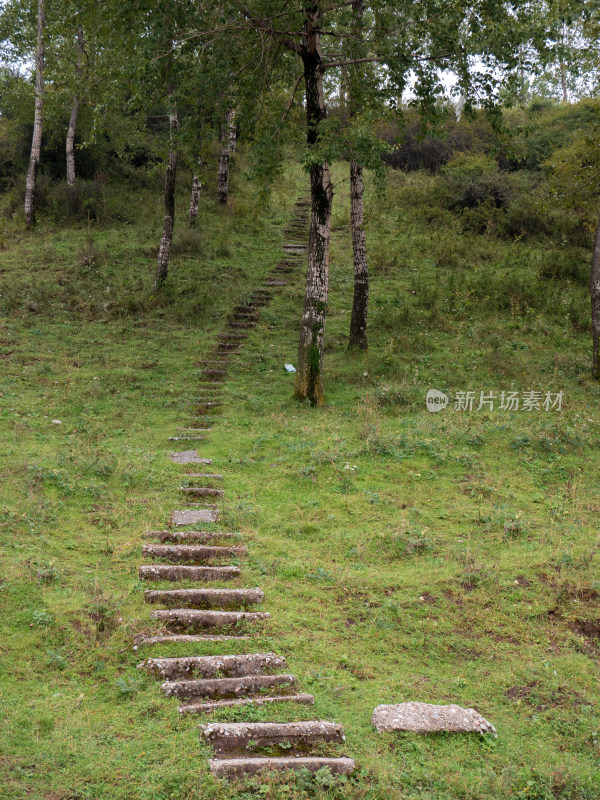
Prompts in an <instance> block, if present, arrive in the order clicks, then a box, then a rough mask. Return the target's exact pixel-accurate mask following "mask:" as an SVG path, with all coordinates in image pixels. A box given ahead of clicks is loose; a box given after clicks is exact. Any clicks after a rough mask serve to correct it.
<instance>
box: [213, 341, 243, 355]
mask: <svg viewBox="0 0 600 800" xmlns="http://www.w3.org/2000/svg"><path fill="white" fill-rule="evenodd" d="M241 346H242V343H241V342H220V343H219V345H218V348H219V352H220V353H233V352H235V351H237V350H239V349H240V347H241Z"/></svg>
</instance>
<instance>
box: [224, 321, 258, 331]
mask: <svg viewBox="0 0 600 800" xmlns="http://www.w3.org/2000/svg"><path fill="white" fill-rule="evenodd" d="M227 325H228V327H230V328H234V329H238V328H239V329H240V330H242V329H248V328H256V322H228V323H227Z"/></svg>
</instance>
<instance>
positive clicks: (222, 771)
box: [208, 756, 356, 780]
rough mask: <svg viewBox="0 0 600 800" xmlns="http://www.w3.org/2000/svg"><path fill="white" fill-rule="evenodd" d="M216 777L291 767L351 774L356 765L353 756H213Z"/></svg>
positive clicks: (257, 773) (211, 769)
mask: <svg viewBox="0 0 600 800" xmlns="http://www.w3.org/2000/svg"><path fill="white" fill-rule="evenodd" d="M208 764H209V768H210V771H211V774H212V775H214V776H215V778H226V779H227V780H233V779H235V778H242V777H244V776H245V775H259V774H260V773H261V772H275V771H276V772H281V771H284V770H290V769H294V770H296V769H307V770H308V771H309V772H318V771H319V770H320V769H323V768H326V769H328V770H329V771H330V772H331V773H332V775H350V774H352V772H354V769H355V767H356V764H355V762H354V761H353V760H352V759H351V758H316V757H310V756H306V757H294V756H285V757H284V756H282V757H280V758H277V757H271V758H211V760H210V761H209V762H208Z"/></svg>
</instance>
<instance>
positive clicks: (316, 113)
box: [294, 3, 333, 405]
mask: <svg viewBox="0 0 600 800" xmlns="http://www.w3.org/2000/svg"><path fill="white" fill-rule="evenodd" d="M319 18H320V7H319V5H318V4H317V3H315V4H313V5H312V6H311V7H310V8H309V9H308V10H307V11H306V22H305V25H304V38H303V47H302V61H303V63H304V83H305V90H306V117H307V137H306V139H307V143H308V146H309V149H312V150H313V151H316V150H317V147H318V144H319V140H320V130H319V128H320V125H321V123H322V122H323V120H324V119H325V117H326V110H325V98H324V94H323V66H322V61H321V40H320V33H319ZM310 195H311V218H310V233H309V238H308V267H307V272H306V293H305V298H304V311H303V314H302V320H301V327H300V341H299V344H298V365H297V371H296V382H295V387H294V394H295V396H296V398H297V399H298V400H308V401H309V402H310V403H311V404H312V405H323V403H324V393H323V340H324V335H325V319H326V315H327V293H328V289H329V238H330V232H331V204H332V200H333V187H332V185H331V178H330V175H329V166H328V165H327V163H325V162H324V161H323V162H321V163H318V161H317V163H314V164H313V165H312V166H311V169H310Z"/></svg>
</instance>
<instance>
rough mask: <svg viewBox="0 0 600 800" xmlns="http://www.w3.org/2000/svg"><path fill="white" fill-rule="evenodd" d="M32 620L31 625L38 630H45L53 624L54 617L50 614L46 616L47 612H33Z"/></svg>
mask: <svg viewBox="0 0 600 800" xmlns="http://www.w3.org/2000/svg"><path fill="white" fill-rule="evenodd" d="M32 619H33V624H34V625H36V626H37V627H38V628H47V627H48V626H49V625H52V623H53V622H54V617H53V616H52V614H48V612H47V611H34V612H33V614H32Z"/></svg>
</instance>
